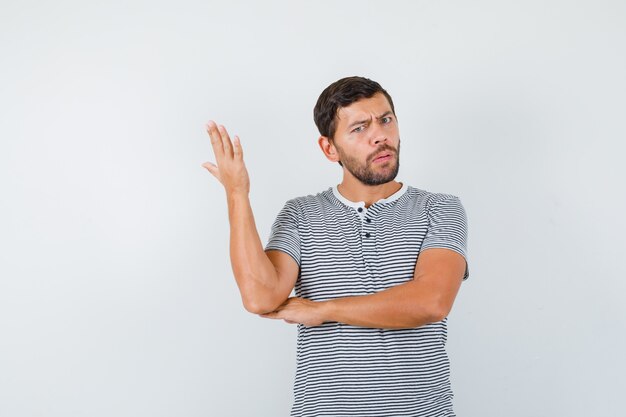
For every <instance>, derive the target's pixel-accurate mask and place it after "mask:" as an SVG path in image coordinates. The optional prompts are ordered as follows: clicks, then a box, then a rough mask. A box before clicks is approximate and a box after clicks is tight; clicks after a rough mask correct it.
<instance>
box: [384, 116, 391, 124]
mask: <svg viewBox="0 0 626 417" xmlns="http://www.w3.org/2000/svg"><path fill="white" fill-rule="evenodd" d="M385 119H387V120H389V121H388V122H384V120H385ZM382 120H383V123H391V117H388V116H387V117H383V119H382Z"/></svg>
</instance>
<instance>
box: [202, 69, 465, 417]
mask: <svg viewBox="0 0 626 417" xmlns="http://www.w3.org/2000/svg"><path fill="white" fill-rule="evenodd" d="M314 119H315V123H316V125H317V127H318V129H319V132H320V135H321V136H320V137H319V139H318V143H319V146H320V148H321V150H322V152H323V153H324V155H325V156H326V158H327V159H328V160H330V161H332V162H338V163H339V165H340V166H341V167H342V169H343V180H342V182H341V183H340V184H338V185H337V186H333V187H330V188H328V189H327V190H325V191H322V192H320V193H318V194H316V195H307V196H302V197H297V198H293V199H291V200H288V201H287V202H286V203H285V205H284V207H283V208H282V210H281V211H280V212H279V213H278V216H277V218H276V220H275V222H274V223H273V225H272V230H271V234H270V237H269V241H268V243H267V245H266V246H265V248H263V247H262V245H261V241H260V239H259V236H258V233H257V231H256V227H255V224H254V218H253V215H252V210H251V208H250V202H249V200H248V192H249V179H248V174H247V171H246V168H245V166H244V163H243V153H242V147H241V143H240V141H239V138H238V137H237V136H235V137H234V141H233V143H231V141H230V137H229V135H228V133H227V131H226V129H224V127H223V126H221V125H220V126H218V125H216V124H215V123H214V122H209V124H208V132H209V135H210V137H211V144H212V147H213V150H214V152H215V156H216V159H217V166H216V165H214V164H212V163H210V162H207V163H205V164H203V166H204V167H205V168H207V169H208V170H209V171H210V172H211V174H213V175H214V176H215V177H216V178H217V179H219V180H220V182H221V183H222V184H223V185H224V187H225V189H226V195H227V200H228V208H229V220H230V230H231V241H230V254H231V262H232V267H233V272H234V275H235V279H236V281H237V285H238V287H239V290H240V292H241V296H242V301H243V304H244V306H245V308H246V309H247V310H248V311H250V312H252V313H256V314H258V315H260V316H261V317H266V318H273V319H282V320H284V321H286V322H287V323H294V324H297V325H298V339H297V370H296V376H295V381H294V403H293V405H292V409H291V416H381V417H382V416H385V417H389V416H454V412H453V409H452V401H451V400H452V396H453V393H452V390H451V386H450V378H449V361H448V356H447V353H446V351H445V343H446V334H447V328H446V324H447V316H448V314H449V312H450V310H451V308H452V304H453V302H454V299H455V297H456V294H457V292H458V290H459V287H460V285H461V282H462V280H463V279H467V278H468V276H469V269H468V266H467V262H466V259H467V254H466V250H467V249H466V246H467V217H466V213H465V210H464V208H463V205H462V204H461V201H460V199H459V198H458V197H456V196H454V195H451V194H444V193H434V192H429V191H425V190H422V189H419V188H415V187H411V186H409V185H408V184H406V183H402V182H397V181H395V177H396V175H397V173H398V169H399V158H400V137H399V130H398V120H397V117H396V114H395V110H394V106H393V101H392V99H391V97H390V95H389V94H388V93H387V92H386V91H385V90H384V89H383V88H382V87H381V86H380V85H379V84H378V83H376V82H375V81H372V80H369V79H367V78H363V77H347V78H343V79H340V80H338V81H336V82H334V83H332V84H331V85H329V86H328V87H327V88H326V89H325V90H324V91H323V92H322V94H321V95H320V97H319V99H318V101H317V104H316V105H315V108H314ZM294 287H295V293H296V297H289V295H290V293H291V291H292V289H294Z"/></svg>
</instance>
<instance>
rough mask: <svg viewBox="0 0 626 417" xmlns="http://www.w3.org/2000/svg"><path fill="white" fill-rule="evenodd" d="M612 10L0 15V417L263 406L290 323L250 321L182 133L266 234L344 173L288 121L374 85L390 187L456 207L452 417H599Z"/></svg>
mask: <svg viewBox="0 0 626 417" xmlns="http://www.w3.org/2000/svg"><path fill="white" fill-rule="evenodd" d="M625 22H626V3H624V2H623V1H597V0H596V1H518V2H508V1H472V2H467V1H389V2H382V1H380V2H372V1H315V2H313V1H309V2H301V1H262V2H252V1H250V2H233V1H229V2H226V1H220V2H217V1H206V0H205V1H200V0H196V1H175V2H165V1H154V0H152V1H128V0H125V1H107V2H85V1H61V0H59V1H54V2H52V1H49V2H44V1H23V0H22V1H7V0H2V1H1V3H0V59H1V65H0V135H1V138H0V139H1V141H0V186H1V188H0V332H1V333H0V415H2V416H7V417H26V416H46V417H68V416H91V417H99V416H115V417H124V416H129V417H131V416H132V417H136V416H150V417H156V416H287V415H288V414H289V410H290V406H291V401H292V382H293V377H294V372H295V347H296V344H295V343H296V327H295V325H290V324H287V323H285V322H283V321H281V320H270V319H263V318H260V317H258V316H255V315H253V314H250V313H247V312H246V311H245V310H244V308H243V306H242V303H241V298H240V296H239V293H238V289H237V286H236V283H235V280H234V278H233V275H232V270H231V266H230V261H229V252H228V242H229V229H228V221H227V210H226V202H225V198H224V197H225V194H224V190H223V188H222V187H221V185H220V184H219V183H218V182H217V181H216V180H215V179H214V178H213V177H212V176H211V175H210V174H209V173H208V171H206V170H205V169H204V168H202V167H201V166H200V165H201V164H202V163H203V162H205V161H207V160H210V161H215V159H214V156H213V154H212V150H211V147H210V142H209V138H208V136H207V134H206V132H205V130H204V124H205V122H206V121H207V120H209V119H213V120H216V121H217V122H218V123H223V124H224V125H225V126H226V127H227V129H229V131H230V132H231V133H232V134H239V135H240V137H241V143H242V146H243V149H244V153H245V159H246V163H247V166H248V170H249V172H250V176H251V187H252V188H251V194H250V198H251V202H252V207H253V209H254V213H255V219H256V224H257V227H258V231H259V235H260V236H261V239H262V240H263V242H266V239H267V237H268V236H269V230H270V226H271V224H272V222H273V220H274V218H275V216H276V214H277V213H278V210H279V209H280V208H281V207H282V205H283V204H284V202H285V201H286V200H287V199H289V198H293V197H296V196H301V195H306V194H314V193H317V192H320V191H322V190H325V189H327V188H328V187H330V186H332V185H334V184H337V183H338V182H340V181H341V170H340V167H339V166H338V165H337V164H333V163H331V162H329V161H327V160H326V159H325V158H324V156H323V154H322V152H321V150H320V149H319V147H318V145H317V142H316V141H317V137H318V132H317V130H316V128H315V125H314V123H313V106H314V104H315V101H316V100H317V97H318V96H319V94H320V93H321V91H322V90H323V89H324V88H325V87H326V86H327V85H328V84H330V83H331V82H333V81H335V80H337V79H339V78H342V77H345V76H350V75H361V76H366V77H368V78H371V79H373V80H376V81H378V82H379V83H381V85H382V86H383V87H384V88H386V89H387V91H388V92H389V93H390V94H391V95H392V97H393V99H394V102H395V105H396V111H397V115H398V120H399V125H400V135H401V138H402V153H401V158H400V173H399V175H398V177H397V179H398V180H399V181H404V182H406V183H408V184H410V185H413V186H415V187H418V188H422V189H426V190H429V191H434V192H446V193H451V194H455V195H457V196H459V197H460V198H461V201H462V202H463V204H464V206H465V208H466V211H467V214H468V219H469V243H468V250H469V263H470V272H471V276H470V279H469V280H468V281H466V282H464V283H463V286H462V288H461V291H460V292H459V295H458V297H457V301H456V303H455V306H454V308H453V311H452V314H451V315H450V319H449V339H448V352H449V354H450V359H451V363H452V379H453V381H452V382H453V390H454V392H455V398H454V404H455V410H456V412H457V414H458V415H459V416H483V417H487V416H494V417H495V416H498V417H500V416H509V417H518V416H519V417H528V416H554V415H557V416H569V417H573V416H590V415H617V414H620V413H621V412H622V411H623V408H624V407H623V405H622V404H620V402H619V398H621V395H622V394H623V388H624V380H623V378H624V373H625V366H624V359H623V353H624V352H625V351H626V342H625V329H626V308H625V307H624V303H623V294H624V291H625V290H626V284H625V272H626V271H625V269H626V268H625V266H624V261H623V259H624V249H625V248H626V245H624V236H625V232H626V230H625V229H626V227H625V221H624V213H626V204H625V203H626V201H625V198H624V178H626V175H625V174H626V173H625V172H624V171H625V170H624V167H623V165H622V162H623V159H624V150H625V149H624V144H623V143H624V140H625V139H626V122H625V115H626V77H625V74H626V53H625V52H626V26H625V24H624V23H625Z"/></svg>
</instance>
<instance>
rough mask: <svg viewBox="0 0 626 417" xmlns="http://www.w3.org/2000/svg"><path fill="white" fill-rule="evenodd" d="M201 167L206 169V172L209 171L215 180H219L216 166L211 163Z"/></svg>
mask: <svg viewBox="0 0 626 417" xmlns="http://www.w3.org/2000/svg"><path fill="white" fill-rule="evenodd" d="M202 166H203V167H204V168H206V169H207V171H209V172H210V173H211V174H212V175H213V176H214V177H215V178H217V179H219V178H220V175H219V170H218V168H217V165H215V164H212V163H211V162H205V163H204V164H202Z"/></svg>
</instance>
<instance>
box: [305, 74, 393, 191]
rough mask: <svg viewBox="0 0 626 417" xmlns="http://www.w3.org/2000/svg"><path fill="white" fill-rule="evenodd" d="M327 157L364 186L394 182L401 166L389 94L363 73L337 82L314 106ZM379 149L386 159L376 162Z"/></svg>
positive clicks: (321, 145)
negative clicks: (361, 75)
mask: <svg viewBox="0 0 626 417" xmlns="http://www.w3.org/2000/svg"><path fill="white" fill-rule="evenodd" d="M313 118H314V120H315V124H316V125H317V128H318V130H319V132H320V135H321V136H320V138H319V140H318V142H319V145H320V147H321V148H322V151H323V152H324V154H325V155H326V157H327V158H328V159H329V160H331V161H335V162H338V163H339V165H341V166H342V167H343V168H344V172H345V171H347V173H349V174H351V175H352V176H354V177H355V178H356V179H358V180H359V181H360V182H362V183H363V184H366V185H379V184H384V183H386V182H389V181H392V180H393V179H394V178H395V177H396V175H397V173H398V169H399V167H400V162H399V156H400V137H399V134H398V124H397V119H396V115H395V109H394V107H393V101H392V99H391V96H390V95H389V94H388V93H387V91H385V89H383V88H382V87H381V86H380V84H378V83H377V82H375V81H372V80H370V79H367V78H363V77H346V78H342V79H340V80H338V81H335V82H334V83H332V84H331V85H329V86H328V87H326V89H325V90H324V91H323V92H322V94H321V95H320V97H319V98H318V100H317V103H316V104H315V108H314V109H313ZM381 153H383V154H384V153H388V154H389V157H388V158H386V159H380V160H376V161H375V158H377V157H378V156H379V155H381Z"/></svg>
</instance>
